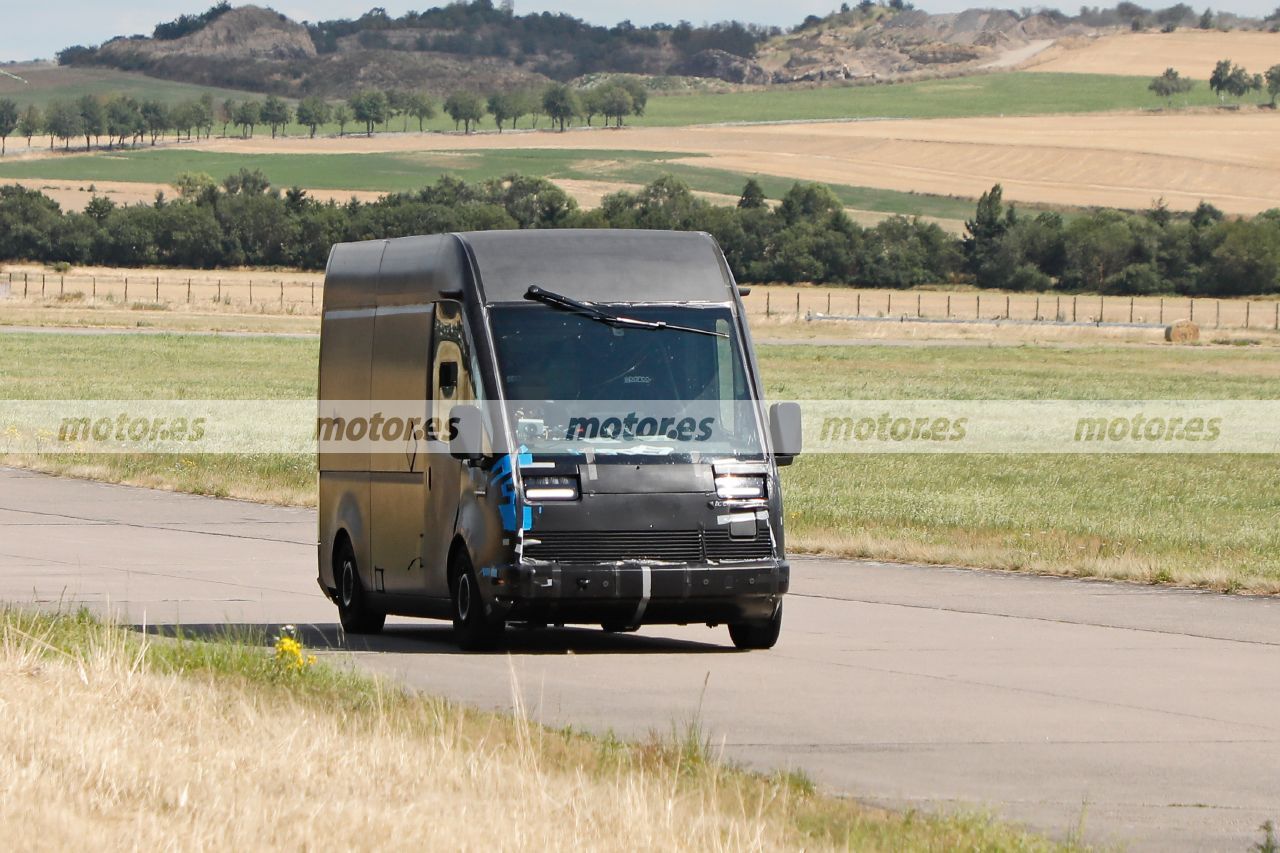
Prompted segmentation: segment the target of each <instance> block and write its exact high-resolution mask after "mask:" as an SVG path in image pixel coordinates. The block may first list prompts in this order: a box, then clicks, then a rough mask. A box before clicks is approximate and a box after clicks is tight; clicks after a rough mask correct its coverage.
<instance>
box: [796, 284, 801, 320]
mask: <svg viewBox="0 0 1280 853" xmlns="http://www.w3.org/2000/svg"><path fill="white" fill-rule="evenodd" d="M799 316H800V291H798V290H797V291H796V317H797V318H799Z"/></svg>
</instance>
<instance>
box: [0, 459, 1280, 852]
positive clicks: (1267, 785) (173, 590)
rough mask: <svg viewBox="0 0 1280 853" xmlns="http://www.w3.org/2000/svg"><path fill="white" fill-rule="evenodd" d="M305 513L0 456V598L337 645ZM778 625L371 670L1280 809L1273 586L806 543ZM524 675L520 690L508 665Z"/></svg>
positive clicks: (1030, 776) (1160, 812) (440, 685)
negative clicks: (1125, 576) (973, 566)
mask: <svg viewBox="0 0 1280 853" xmlns="http://www.w3.org/2000/svg"><path fill="white" fill-rule="evenodd" d="M314 541H315V519H314V514H313V513H312V512H311V511H309V510H303V509H285V508H273V507H263V506H258V505H255V504H248V503H240V502H234V501H219V500H212V499H207V498H199V497H193V496H189V495H176V494H170V493H166V492H158V491H150V490H144V489H132V488H124V487H118V486H107V485H101V484H96V483H88V482H82V481H76V480H65V479H57V478H51V477H45V476H41V475H37V474H31V473H27V472H21V471H12V470H6V469H0V599H4V600H8V601H12V602H18V603H24V604H30V603H33V602H34V603H37V604H39V605H41V606H45V607H56V606H63V607H68V606H72V605H78V604H86V605H88V606H90V607H92V608H94V609H95V610H97V611H99V612H103V613H108V612H109V613H112V614H115V615H117V616H119V617H121V618H124V619H127V620H130V621H132V622H134V623H143V622H145V623H146V624H148V625H157V624H158V625H165V624H172V623H176V622H181V623H182V624H184V625H186V626H188V627H196V626H201V625H222V624H228V623H230V624H244V625H254V626H265V627H267V628H268V629H274V628H275V627H276V626H279V625H281V624H284V623H297V624H298V625H300V626H307V627H306V628H305V633H306V637H307V641H308V643H309V644H311V645H320V646H325V645H329V646H335V647H340V648H342V647H343V641H342V639H341V638H340V636H339V634H338V631H337V628H336V626H335V624H334V623H335V621H336V614H335V612H334V610H333V608H332V606H331V605H330V604H329V603H328V602H327V601H326V600H325V599H324V598H323V597H322V596H321V595H320V593H319V590H318V589H317V587H316V585H315V581H314V576H315V545H314ZM793 589H794V593H793V594H792V595H791V596H790V597H789V599H788V602H787V613H786V620H785V624H784V627H783V634H782V640H781V642H780V643H779V645H778V646H777V648H775V649H774V650H773V651H770V652H752V653H736V652H733V651H732V650H731V649H730V648H729V647H728V635H727V631H725V630H724V629H723V628H721V629H717V630H711V629H707V628H705V627H689V628H649V629H645V630H644V631H643V632H641V633H640V634H635V635H621V636H619V635H605V634H603V633H602V632H599V631H593V630H586V629H562V630H558V631H555V630H553V631H548V632H542V633H525V632H516V633H515V634H514V635H513V636H512V641H511V644H510V654H509V655H508V654H490V655H480V656H475V655H470V656H468V655H461V654H458V653H456V652H455V650H454V649H453V648H452V646H451V645H450V644H449V630H448V628H447V627H444V626H443V625H439V624H436V623H427V622H411V621H407V620H402V621H395V622H393V623H392V624H390V625H389V626H388V629H387V632H386V634H385V636H383V637H381V638H376V639H373V640H371V641H363V640H360V641H353V642H352V643H351V644H350V645H349V646H346V647H345V648H346V651H341V652H336V654H343V655H351V656H352V657H353V658H354V660H355V661H356V662H357V663H358V664H359V665H360V666H363V667H367V668H368V669H370V670H374V671H377V672H381V673H386V674H388V675H392V676H395V677H397V678H401V679H403V680H404V681H406V682H408V683H409V684H411V685H413V686H415V687H420V688H422V689H424V690H427V691H431V692H433V693H438V694H443V695H447V696H451V697H454V698H456V699H460V700H465V701H469V702H473V703H476V704H479V705H482V706H488V707H509V706H510V705H511V702H512V697H513V695H514V694H513V689H514V690H518V691H519V693H520V695H521V697H522V699H523V702H524V704H525V705H526V707H527V708H528V709H529V710H530V712H531V713H532V714H533V715H534V716H535V717H537V718H538V719H540V720H542V721H544V722H547V723H551V724H557V725H564V724H569V723H572V724H573V725H574V726H578V727H587V728H591V729H598V730H605V729H613V730H614V731H616V732H618V733H620V734H624V735H633V736H643V735H645V734H647V733H648V732H650V731H655V730H656V731H659V732H669V731H670V730H671V728H672V727H673V726H675V727H677V728H679V727H683V726H684V725H686V724H688V723H689V722H690V721H692V720H693V719H694V718H695V717H698V718H699V719H700V720H701V722H702V724H703V726H704V727H705V729H706V731H707V732H708V733H709V734H710V735H711V737H712V738H713V740H714V742H715V743H716V744H718V745H720V746H721V747H722V748H723V751H724V754H725V755H726V756H727V757H729V758H731V759H733V760H737V761H741V762H744V763H747V764H750V765H753V766H758V767H761V768H780V767H797V768H803V769H804V770H805V771H807V772H808V773H809V774H811V775H812V776H813V777H814V778H815V779H816V780H817V781H818V782H819V783H820V784H822V785H823V786H824V787H826V788H828V789H833V790H837V791H842V792H847V793H849V794H851V795H853V796H856V797H858V798H859V799H862V800H866V801H869V802H873V803H878V804H883V805H887V806H890V807H895V808H909V807H916V808H944V809H946V808H973V807H977V808H990V809H992V810H994V811H995V812H996V813H998V814H1000V815H1002V816H1004V817H1007V818H1010V819H1014V820H1020V821H1025V822H1026V823H1028V824H1030V825H1031V826H1033V827H1035V828H1037V829H1040V830H1042V831H1045V832H1047V833H1050V834H1052V835H1054V836H1058V837H1061V836H1063V835H1065V834H1066V833H1067V832H1068V831H1071V830H1073V829H1075V828H1076V827H1077V826H1078V825H1083V827H1084V833H1085V837H1086V838H1087V839H1088V840H1091V841H1094V842H1120V843H1126V844H1127V845H1128V846H1129V848H1130V849H1136V850H1143V849H1150V850H1157V849H1158V850H1172V849H1184V850H1193V849H1195V850H1203V849H1211V850H1236V851H1244V850H1247V849H1248V848H1249V845H1250V844H1251V843H1253V842H1255V841H1258V840H1259V839H1260V838H1261V834H1260V833H1259V832H1258V830H1257V827H1258V825H1259V824H1261V823H1262V821H1263V820H1265V819H1268V818H1271V819H1277V820H1280V600H1277V599H1261V598H1247V597H1230V596H1222V595H1214V594H1209V593H1198V592H1191V591H1179V590H1168V589H1157V588H1152V587H1141V586H1131V585H1123V584H1111V583H1103V582H1089V581H1070V580H1059V579H1053V578H1042V577H1027V576H1021V575H1013V574H1003V573H994V572H973V571H966V570H959V569H955V570H952V569H939V568H922V567H914V566H902V565H889V564H883V563H868V562H847V561H838V560H816V559H799V560H796V561H795V568H794V576H793ZM513 686H514V687H513Z"/></svg>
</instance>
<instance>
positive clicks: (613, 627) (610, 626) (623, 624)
mask: <svg viewBox="0 0 1280 853" xmlns="http://www.w3.org/2000/svg"><path fill="white" fill-rule="evenodd" d="M600 627H601V628H603V629H604V630H605V633H608V634H630V633H632V632H634V631H639V630H640V626H639V625H632V624H631V623H630V622H627V621H626V620H623V619H608V620H606V621H604V622H601V623H600Z"/></svg>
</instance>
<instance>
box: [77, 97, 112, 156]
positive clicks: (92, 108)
mask: <svg viewBox="0 0 1280 853" xmlns="http://www.w3.org/2000/svg"><path fill="white" fill-rule="evenodd" d="M76 109H77V110H79V111H80V132H81V133H82V134H83V135H84V150H86V151H88V150H89V148H90V144H89V137H91V136H92V137H93V138H94V139H95V140H97V139H99V138H100V137H101V136H102V134H104V133H106V132H107V111H106V109H105V108H104V107H103V105H102V101H101V100H99V99H98V97H97V96H96V95H81V96H80V98H79V100H77V101H76Z"/></svg>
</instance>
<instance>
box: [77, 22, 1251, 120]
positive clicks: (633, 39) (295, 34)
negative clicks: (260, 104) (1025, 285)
mask: <svg viewBox="0 0 1280 853" xmlns="http://www.w3.org/2000/svg"><path fill="white" fill-rule="evenodd" d="M886 2H887V5H881V4H880V3H876V2H871V0H863V2H861V3H859V4H858V5H857V6H856V7H854V8H850V7H849V6H848V4H845V5H843V6H842V7H841V11H838V12H834V13H832V14H830V15H828V16H826V17H824V18H818V17H815V16H810V17H809V18H807V19H806V20H805V21H803V22H802V23H801V24H800V25H798V26H797V27H795V28H794V29H792V30H790V31H788V32H785V33H784V32H782V31H781V30H780V29H778V28H772V29H770V28H765V27H756V26H751V25H747V24H741V23H737V22H731V23H724V24H714V25H710V26H702V27H693V26H691V25H690V24H687V23H681V24H679V25H676V26H669V25H663V24H658V25H654V26H649V27H637V26H634V25H632V24H631V23H630V22H627V21H624V22H622V23H620V24H618V25H616V26H614V27H599V26H593V25H590V24H587V23H585V22H584V21H581V20H578V19H576V18H572V17H570V16H568V15H553V14H549V13H542V14H530V15H524V16H519V15H514V14H512V13H511V12H510V11H509V10H506V9H501V8H497V7H495V6H494V4H493V2H492V0H471V2H459V3H453V4H450V5H448V6H444V7H440V8H434V9H428V10H426V11H424V12H409V13H406V14H405V15H403V16H401V17H398V18H392V17H390V16H388V15H387V13H386V12H385V11H384V10H383V9H381V8H375V9H372V10H371V11H369V12H367V13H366V14H364V15H362V16H361V17H360V18H358V19H355V20H336V21H322V22H319V23H307V24H300V23H296V22H294V21H292V20H290V19H289V18H287V17H286V16H284V15H281V14H280V13H278V12H275V11H273V10H271V9H265V8H260V7H257V6H242V7H238V8H234V9H233V8H231V7H230V6H229V5H228V4H227V3H226V2H223V3H220V4H219V5H217V6H215V7H213V8H211V9H210V10H208V11H207V12H205V13H203V14H201V15H184V16H182V17H180V18H178V19H177V20H175V21H170V22H168V23H164V24H160V25H158V26H157V27H156V30H155V32H154V33H153V35H152V36H151V37H144V36H131V37H127V38H115V39H112V40H110V41H108V42H106V43H104V44H102V45H101V46H99V47H79V46H77V47H74V48H69V49H68V50H66V51H63V52H62V53H61V54H59V61H60V62H62V63H64V64H72V65H105V66H110V67H113V68H117V69H123V70H132V71H141V72H143V73H146V74H150V75H153V76H157V77H163V78H167V79H173V80H181V81H184V82H192V83H203V84H207V85H215V86H226V87H231V88H237V89H246V90H250V91H261V92H273V93H276V94H282V95H289V96H295V97H297V96H302V95H307V94H320V95H325V96H334V97H340V96H346V95H350V94H352V93H353V92H355V91H357V90H359V89H363V88H382V89H390V88H399V89H422V90H426V91H429V92H432V93H434V94H436V95H444V94H446V93H449V92H452V91H456V90H458V89H463V88H465V89H471V90H476V91H490V90H497V89H511V88H517V87H521V86H527V85H539V84H545V83H546V82H548V81H550V80H553V79H554V80H575V79H588V80H590V79H598V77H599V75H600V74H602V73H610V72H622V73H631V74H644V75H655V76H656V75H677V76H686V77H693V78H704V79H715V80H718V81H726V82H728V83H732V84H743V85H780V84H789V83H802V82H821V81H830V80H855V79H876V80H893V79H904V78H910V77H920V76H933V75H939V76H941V75H951V74H956V73H966V72H969V71H972V70H977V69H982V68H1003V67H1010V66H1013V65H1016V64H1017V62H1019V61H1022V60H1023V59H1025V58H1026V57H1028V56H1030V55H1032V54H1034V52H1036V51H1037V50H1039V49H1042V48H1043V47H1046V46H1048V45H1050V44H1051V43H1052V42H1053V41H1055V40H1058V39H1063V38H1066V37H1078V36H1089V35H1097V34H1099V33H1102V32H1117V31H1122V30H1123V31H1126V32H1127V31H1128V30H1129V29H1131V28H1144V27H1148V26H1150V27H1163V28H1166V29H1167V28H1169V27H1174V28H1176V27H1179V26H1195V25H1196V23H1197V20H1198V18H1199V16H1198V15H1197V14H1196V13H1195V12H1194V11H1193V10H1191V9H1190V8H1189V7H1187V6H1184V5H1181V4H1180V5H1178V6H1172V7H1169V8H1168V9H1163V10H1158V11H1152V10H1148V9H1144V8H1143V7H1140V6H1137V5H1135V4H1133V3H1129V2H1121V3H1120V4H1119V5H1118V6H1117V7H1116V8H1115V9H1099V8H1092V9H1090V8H1089V7H1083V8H1082V10H1081V12H1080V14H1078V15H1076V16H1074V17H1069V16H1067V15H1064V14H1062V13H1061V12H1056V11H1053V10H1048V11H1038V12H1034V13H1031V12H1024V13H1021V14H1019V13H1015V12H1011V11H1006V10H993V9H970V10H968V11H965V12H959V13H953V14H939V15H935V14H929V13H927V12H924V11H920V10H916V9H913V8H912V7H911V5H910V3H906V2H903V0H886ZM1238 23H1239V22H1238V21H1237V24H1238Z"/></svg>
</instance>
